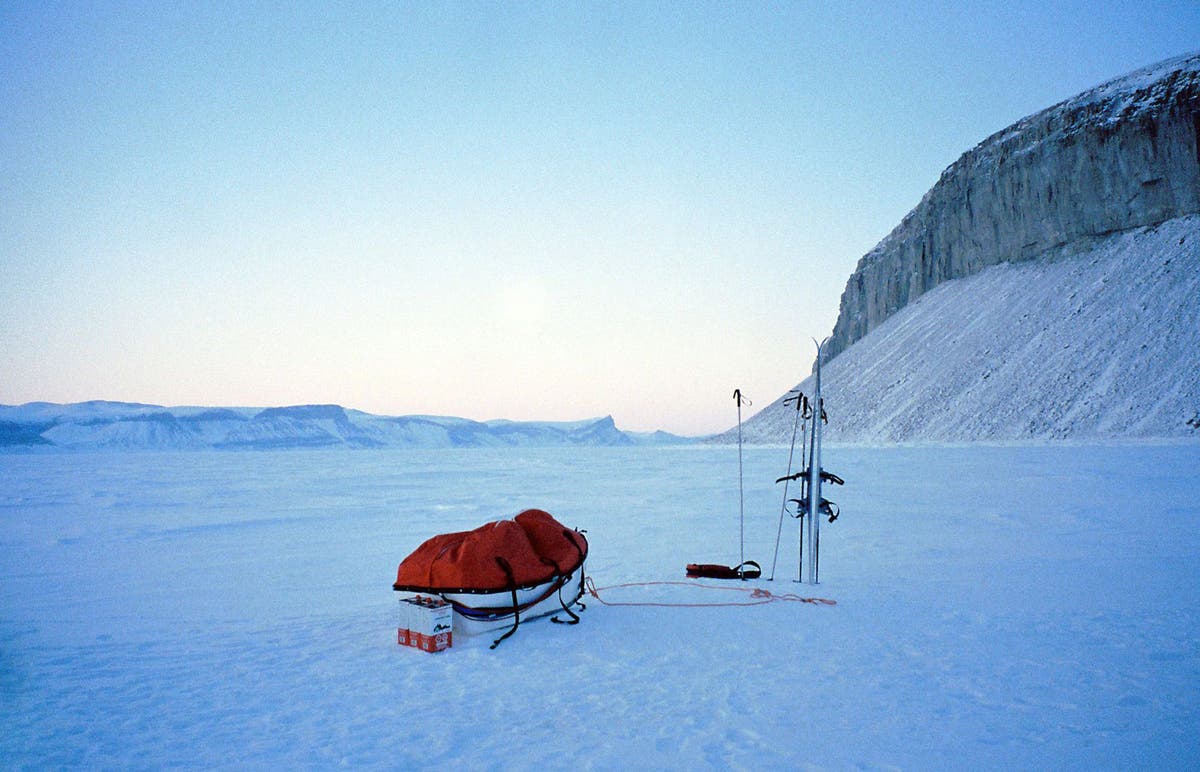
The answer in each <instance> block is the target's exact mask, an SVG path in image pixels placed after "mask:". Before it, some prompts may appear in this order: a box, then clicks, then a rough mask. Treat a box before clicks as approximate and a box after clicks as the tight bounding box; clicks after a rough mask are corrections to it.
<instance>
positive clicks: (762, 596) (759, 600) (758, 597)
mask: <svg viewBox="0 0 1200 772" xmlns="http://www.w3.org/2000/svg"><path fill="white" fill-rule="evenodd" d="M584 583H585V584H586V585H587V591H588V595H591V596H592V597H593V598H595V599H596V600H598V601H600V602H601V603H602V604H604V605H605V606H655V607H659V608H706V607H710V606H761V605H762V604H764V603H771V602H772V601H777V600H782V601H794V602H797V603H811V604H813V605H814V606H836V605H837V601H836V600H829V599H828V598H805V597H801V596H800V595H796V594H795V593H791V592H789V593H784V594H782V595H776V594H775V593H773V592H771V591H770V590H764V589H762V588H761V587H714V586H712V585H711V584H695V583H693V582H627V583H625V584H613V585H609V586H608V587H599V588H598V587H596V583H595V582H593V581H592V577H590V576H589V577H587V579H586V581H585V582H584ZM654 586H679V587H693V588H699V589H701V590H725V591H728V592H742V593H746V594H748V595H749V596H750V597H751V598H752V600H748V601H742V602H730V603H620V602H610V601H607V600H605V599H604V598H601V597H600V591H601V590H616V589H620V588H622V587H654Z"/></svg>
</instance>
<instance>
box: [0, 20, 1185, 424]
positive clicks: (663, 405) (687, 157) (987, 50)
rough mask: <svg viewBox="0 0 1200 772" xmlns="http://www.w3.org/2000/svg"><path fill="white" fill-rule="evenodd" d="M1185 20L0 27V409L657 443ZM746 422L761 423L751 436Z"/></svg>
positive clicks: (698, 418) (792, 353) (799, 360)
mask: <svg viewBox="0 0 1200 772" xmlns="http://www.w3.org/2000/svg"><path fill="white" fill-rule="evenodd" d="M1196 48H1200V3H1197V2H1194V1H1192V2H1154V1H1153V0H1150V1H1148V2H1065V3H1060V2H1048V1H1046V0H1041V1H1039V2H1023V1H1018V2H994V3H993V2H988V3H967V2H948V3H936V2H914V3H907V2H880V3H855V2H831V3H807V2H804V3H769V4H768V3H762V4H752V3H697V2H666V3H650V2H639V3H593V2H571V3H564V2H557V3H547V4H540V3H537V4H535V3H499V2H497V3H491V2H488V3H474V2H458V3H444V4H443V3H439V4H430V3H404V2H397V3H380V4H342V3H311V4H310V3H292V2H286V3H278V4H275V3H178V4H173V3H156V2H147V3H144V4H141V3H139V4H132V3H121V2H98V3H52V2H44V1H38V2H30V3H24V2H12V1H11V0H10V1H9V2H5V3H3V4H0V403H5V404H16V403H22V402H26V401H33V400H48V401H56V402H70V401H80V400H85V399H97V398H102V399H114V400H128V401H143V402H154V403H159V404H167V405H183V404H206V405H246V406H270V405H284V404H297V403H309V402H336V403H340V404H343V405H346V406H349V407H356V408H360V409H363V410H367V411H370V412H375V413H383V414H395V415H399V414H409V413H435V414H450V415H462V416H467V417H471V418H477V419H489V418H512V419H545V420H570V419H578V418H584V417H590V416H595V415H604V414H609V413H611V414H612V415H613V416H614V418H615V419H616V421H617V424H618V426H620V427H622V428H627V429H635V430H648V429H657V428H663V429H667V430H670V431H675V432H679V433H685V434H696V433H703V432H709V431H716V430H720V429H724V428H727V427H729V426H730V425H732V424H733V423H734V421H735V419H736V413H735V408H734V403H733V401H732V399H731V395H732V392H733V389H734V388H735V387H737V388H741V389H742V390H743V391H744V392H745V393H747V394H748V395H749V396H750V397H751V398H752V399H754V400H755V402H756V403H757V406H759V407H761V406H765V405H766V404H768V403H769V402H770V401H771V400H772V399H774V398H775V397H777V396H778V395H779V394H781V393H782V392H783V391H785V390H786V389H788V388H790V387H791V386H792V385H794V384H795V383H796V382H797V381H799V380H800V379H801V378H802V377H803V376H804V375H805V374H806V373H807V371H808V369H809V367H810V365H811V362H812V353H813V352H812V344H811V342H810V338H811V337H823V336H825V335H826V334H828V333H829V331H830V330H831V328H832V326H833V322H834V319H835V318H836V314H837V306H838V299H839V297H840V295H841V291H842V288H843V287H844V285H845V282H846V279H847V278H848V277H849V275H850V272H851V271H852V270H853V268H854V265H855V263H856V262H857V260H858V258H859V257H861V256H862V255H863V254H864V253H865V252H866V251H867V250H869V249H870V248H871V247H872V246H873V245H874V244H875V243H876V242H877V241H879V239H881V238H882V237H883V236H885V235H886V234H887V233H888V231H890V230H891V228H892V227H893V226H895V225H896V224H897V223H898V222H899V220H900V219H901V217H903V216H904V214H905V213H906V212H908V211H909V210H910V209H911V208H912V207H913V206H914V205H915V204H916V203H917V201H918V200H919V199H920V197H921V195H922V194H923V193H924V192H925V191H926V190H927V189H928V188H929V187H930V186H931V185H932V184H933V183H934V182H935V181H936V180H937V177H938V175H939V174H940V172H941V171H942V169H944V168H945V167H946V166H947V165H948V164H950V163H951V162H953V161H954V160H955V158H957V157H958V156H959V155H960V154H961V153H962V152H964V151H966V150H967V149H969V148H970V147H971V146H973V145H974V144H975V143H977V142H978V141H980V140H981V139H983V138H984V137H986V136H987V135H989V134H991V133H992V132H994V131H997V130H999V129H1001V128H1003V127H1004V126H1006V125H1008V124H1010V123H1012V122H1013V121H1015V120H1017V119H1019V118H1021V117H1023V116H1025V115H1027V114H1029V113H1032V112H1035V111H1037V110H1039V109H1041V108H1043V107H1047V106H1049V105H1051V104H1053V103H1054V102H1057V101H1059V100H1062V99H1065V98H1067V97H1069V96H1071V95H1073V94H1075V93H1077V92H1079V91H1082V90H1084V89H1086V88H1088V87H1090V86H1093V85H1096V84H1097V83H1099V82H1101V81H1103V80H1106V79H1108V78H1111V77H1115V76H1118V75H1121V74H1123V73H1125V72H1127V71H1129V70H1133V69H1136V68H1138V67H1140V66H1143V65H1147V64H1151V63H1154V62H1156V61H1159V60H1161V59H1165V58H1167V57H1170V56H1174V55H1177V54H1181V53H1185V52H1187V51H1191V50H1194V49H1196ZM754 409H756V408H754Z"/></svg>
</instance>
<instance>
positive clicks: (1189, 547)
mask: <svg viewBox="0 0 1200 772" xmlns="http://www.w3.org/2000/svg"><path fill="white" fill-rule="evenodd" d="M827 382H828V381H827ZM831 412H832V413H833V415H835V416H836V408H835V407H833V406H832V405H831ZM825 458H826V466H827V468H828V469H830V470H831V471H834V472H836V473H837V474H839V475H841V476H842V477H844V478H846V481H847V484H846V486H845V487H844V488H834V489H832V491H831V493H830V495H831V497H833V498H835V499H836V500H837V501H838V503H839V504H840V505H841V508H842V513H843V514H842V516H841V518H839V520H838V521H837V522H835V523H833V524H823V527H822V536H823V538H822V564H821V577H822V583H821V584H820V585H818V586H815V587H814V586H810V585H806V584H797V583H793V582H792V581H790V577H792V576H794V575H795V571H796V565H795V557H794V553H795V547H796V545H795V521H793V520H790V519H789V520H788V521H787V522H786V523H785V539H784V544H783V548H782V550H781V553H780V558H779V566H778V568H777V571H776V578H775V581H773V582H768V581H766V580H765V579H763V580H758V581H753V582H747V583H745V585H744V586H745V587H747V588H751V587H755V588H763V589H767V590H769V591H771V592H773V593H776V594H783V593H792V592H796V593H800V594H802V595H806V596H819V597H824V598H830V599H834V600H836V601H837V605H836V606H812V605H808V604H800V603H787V602H776V603H769V604H766V605H761V606H754V607H749V608H739V607H705V608H682V607H677V608H649V607H626V606H605V605H601V604H599V603H596V602H595V601H589V603H588V608H587V610H586V611H585V612H583V614H582V617H583V622H582V623H581V624H580V625H578V626H575V627H565V626H561V625H553V624H550V623H549V622H546V621H539V622H535V623H530V624H529V625H527V626H524V627H523V628H522V629H521V630H520V631H519V632H518V633H517V634H516V635H515V636H514V637H512V638H511V639H509V640H508V641H506V642H505V643H504V644H502V645H501V646H500V647H499V648H498V649H497V650H495V651H489V650H488V648H487V645H488V643H490V639H488V640H482V639H460V640H459V641H456V645H455V647H454V648H453V649H451V650H450V651H448V652H445V653H442V654H437V655H429V654H424V653H421V652H417V651H414V650H411V649H405V648H401V647H399V646H397V645H396V643H395V637H394V636H395V621H396V619H395V617H396V599H395V598H394V597H393V596H394V593H393V592H392V591H391V589H390V584H391V582H392V581H393V579H394V575H395V568H396V564H397V563H398V562H399V561H400V560H401V559H402V558H403V557H404V556H405V555H406V554H407V553H408V552H409V551H410V550H412V549H413V548H415V547H416V546H417V545H418V544H419V543H420V542H421V541H423V540H424V539H425V538H427V537H428V536H431V535H433V534H434V533H439V532H444V531H449V530H458V529H463V528H469V527H473V526H475V525H478V524H480V523H481V522H484V521H487V520H490V519H494V518H498V517H503V516H510V515H511V514H513V513H515V512H516V511H518V510H519V509H521V508H524V507H529V506H538V507H543V508H545V509H547V510H549V511H550V512H552V513H554V514H555V515H556V516H557V517H559V519H561V520H562V521H563V522H564V523H566V524H568V525H571V526H578V527H581V528H586V529H587V531H588V537H589V539H590V542H591V557H590V559H589V563H588V566H589V572H590V574H591V575H592V576H593V577H594V579H595V582H596V584H597V585H599V586H600V587H602V588H603V587H611V586H612V585H617V584H622V583H626V582H652V581H664V580H669V581H678V580H680V579H682V575H683V568H684V565H685V564H686V563H687V562H695V561H703V562H724V563H731V562H732V561H734V560H735V559H736V557H737V554H738V542H737V537H738V530H739V523H738V519H737V512H738V500H737V452H736V449H735V448H729V447H695V446H692V447H674V448H648V447H622V448H597V447H566V448H538V449H528V448H503V449H487V448H481V449H472V450H460V449H441V450H394V449H393V450H376V451H371V452H351V451H345V450H324V451H317V450H288V451H261V452H255V453H205V452H201V453H138V452H124V453H84V452H80V453H72V454H0V518H2V526H0V764H2V765H3V766H4V767H6V768H23V767H36V768H46V767H51V768H58V767H68V768H80V767H87V768H96V767H122V768H130V767H132V768H151V767H152V768H159V767H164V766H184V767H214V766H219V767H230V766H235V767H250V768H271V769H276V768H292V767H299V768H316V767H319V768H326V767H331V766H336V765H342V766H352V767H367V768H379V767H385V768H397V767H402V766H407V765H419V766H423V767H432V766H451V767H454V768H501V769H507V768H541V767H544V768H549V769H562V768H567V767H572V768H575V767H585V768H601V769H617V768H629V767H633V766H637V767H651V768H655V767H659V768H686V767H696V766H700V767H730V768H742V769H745V768H751V767H753V768H758V769H763V768H766V769H769V768H795V767H832V768H851V767H867V768H884V767H908V768H945V767H952V768H973V767H987V768H1012V767H1016V768H1062V767H1069V768H1091V767H1100V768H1129V767H1153V768H1178V769H1183V768H1195V767H1196V766H1197V764H1200V750H1198V749H1197V746H1196V744H1195V742H1194V730H1195V727H1196V726H1198V725H1200V694H1198V693H1197V690H1196V684H1197V683H1200V636H1198V635H1197V633H1198V622H1200V592H1197V590H1200V570H1198V569H1197V565H1198V562H1197V558H1198V557H1200V528H1198V527H1197V525H1198V518H1200V500H1198V499H1197V497H1196V495H1195V492H1196V490H1197V485H1198V484H1200V446H1198V445H1196V444H1189V443H1184V444H1173V445H1172V444H1137V445H1121V444H1080V443H1074V444H1069V445H1067V444H1064V445H1016V446H987V445H972V446H967V447H953V446H904V447H896V446H892V447H861V446H857V447H856V446H837V445H833V446H829V445H827V446H826V449H825ZM786 461H787V448H779V447H760V448H750V449H747V450H746V452H745V468H746V476H745V477H746V513H747V514H746V536H747V544H746V554H747V557H752V558H754V559H756V560H758V561H759V562H760V563H762V564H763V566H764V569H766V571H767V573H769V572H770V566H771V553H772V546H773V540H774V536H775V532H776V526H777V523H778V516H779V506H780V497H781V495H782V491H781V489H780V486H776V485H774V484H773V480H774V479H775V478H776V477H778V476H780V475H781V474H783V473H784V471H785V465H786ZM698 584H710V585H716V584H720V583H718V582H713V581H711V580H710V581H708V582H703V583H698ZM731 584H732V585H733V586H738V585H740V584H741V583H736V582H735V583H725V584H722V585H720V586H723V587H728V586H731ZM602 594H603V597H604V598H605V600H607V601H610V602H620V601H631V602H645V601H664V602H694V601H700V602H721V601H728V600H729V596H736V595H737V594H736V593H729V592H716V591H712V590H704V589H699V588H697V589H689V588H681V587H677V586H652V587H642V588H638V587H634V588H625V589H611V590H608V591H607V592H604V591H602Z"/></svg>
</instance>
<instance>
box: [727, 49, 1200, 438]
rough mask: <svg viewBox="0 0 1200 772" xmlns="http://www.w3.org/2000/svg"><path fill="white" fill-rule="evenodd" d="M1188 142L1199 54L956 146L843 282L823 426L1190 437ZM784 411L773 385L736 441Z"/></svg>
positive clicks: (835, 430) (1191, 160)
mask: <svg viewBox="0 0 1200 772" xmlns="http://www.w3.org/2000/svg"><path fill="white" fill-rule="evenodd" d="M1198 135H1200V53H1197V54H1190V55H1187V56H1182V57H1178V58H1175V59H1171V60H1169V61H1166V62H1163V63H1161V64H1158V65H1155V66H1153V67H1148V68H1145V69H1143V70H1139V71H1137V72H1134V73H1131V74H1130V75H1127V76H1124V77H1122V78H1117V79H1115V80H1113V81H1110V82H1108V83H1105V84H1103V85H1101V86H1099V87H1097V88H1094V89H1091V90H1090V91H1087V92H1085V93H1083V94H1080V95H1079V96H1077V97H1074V98H1072V99H1069V100H1067V101H1065V102H1062V103H1060V104H1057V105H1055V106H1053V107H1051V108H1048V109H1046V110H1043V111H1041V112H1039V113H1037V114H1035V115H1032V116H1030V117H1028V118H1025V119H1024V120H1021V121H1018V122H1017V123H1015V124H1014V125H1012V126H1010V127H1008V128H1007V129H1004V130H1003V131H1000V132H998V133H996V134H994V135H992V136H991V137H989V138H988V139H986V140H984V141H983V142H981V143H980V144H979V145H977V146H976V147H975V148H973V149H972V150H970V151H968V152H967V153H965V154H963V156H962V157H961V158H960V159H959V160H958V161H956V162H955V163H954V164H952V165H951V166H950V167H949V168H948V169H946V171H945V172H943V173H942V176H941V179H939V180H938V182H937V184H936V185H934V187H933V188H932V189H931V190H930V191H929V192H928V193H926V195H925V197H924V198H923V199H922V200H921V203H920V204H919V205H918V206H917V207H916V208H915V209H914V210H913V211H912V212H910V213H909V214H908V215H907V216H906V217H905V218H904V220H903V221H902V222H901V223H900V224H899V225H898V226H897V227H896V228H895V230H893V231H892V232H891V234H889V235H888V236H887V237H886V238H885V239H883V241H881V242H880V243H879V244H878V245H877V246H876V247H875V248H874V249H873V250H871V251H870V252H869V253H868V254H867V255H865V256H864V257H863V258H862V260H860V261H859V264H858V267H857V269H856V270H855V272H854V274H853V275H852V276H851V277H850V280H849V281H848V282H847V284H846V290H845V292H844V293H843V295H842V301H841V311H840V314H839V317H838V321H837V324H836V326H835V328H834V333H833V335H832V337H831V339H830V341H829V342H828V344H827V345H826V352H827V356H826V360H825V362H826V364H825V369H824V378H823V384H824V386H825V396H826V399H827V402H828V405H829V414H830V423H829V428H828V435H827V436H828V437H830V438H831V439H832V440H842V441H851V442H895V441H964V440H1022V439H1049V438H1080V439H1082V438H1116V437H1194V438H1198V439H1200V215H1198V214H1197V213H1200V139H1198ZM811 386H812V384H811V378H810V379H808V380H806V381H805V382H803V383H801V384H800V388H802V389H803V390H805V391H806V392H808V393H811ZM793 419H794V413H793V412H792V411H791V410H790V409H789V408H786V407H785V406H783V404H782V397H781V398H780V399H779V400H776V402H775V403H773V404H771V405H769V406H768V407H766V408H765V409H763V410H762V411H760V412H759V413H758V414H757V415H755V416H753V417H752V418H751V419H750V420H749V421H747V423H746V425H745V427H744V431H743V434H744V436H745V437H747V438H749V440H750V441H752V442H787V441H788V440H789V439H790V437H791V431H792V425H793ZM734 437H735V434H734V433H733V432H732V431H731V432H727V433H726V434H725V435H722V436H721V437H720V438H719V439H720V440H723V441H731V440H732V439H733V438H734Z"/></svg>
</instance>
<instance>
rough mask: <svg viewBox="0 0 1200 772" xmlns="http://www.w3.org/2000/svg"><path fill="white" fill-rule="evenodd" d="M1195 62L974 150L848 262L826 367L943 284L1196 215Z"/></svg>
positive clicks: (1095, 94)
mask: <svg viewBox="0 0 1200 772" xmlns="http://www.w3.org/2000/svg"><path fill="white" fill-rule="evenodd" d="M1198 134H1200V53H1194V54H1189V55H1187V56H1182V57H1177V58H1175V59H1171V60H1168V61H1166V62H1162V63H1160V64H1157V65H1154V66H1152V67H1147V68H1145V69H1142V70H1138V71H1137V72H1134V73H1131V74H1129V75H1126V76H1124V77H1121V78H1117V79H1115V80H1112V81H1109V82H1108V83H1105V84H1103V85H1101V86H1098V87H1096V88H1094V89H1091V90H1090V91H1087V92H1084V93H1083V94H1080V95H1078V96H1076V97H1074V98H1072V99H1068V100H1066V101H1064V102H1061V103H1059V104H1057V105H1054V106H1053V107H1050V108H1047V109H1046V110H1043V111H1041V112H1039V113H1036V114H1034V115H1031V116H1029V117H1027V118H1025V119H1023V120H1021V121H1018V122H1017V123H1015V124H1013V125H1012V126H1009V127H1008V128H1006V129H1004V130H1003V131H999V132H997V133H996V134H993V135H992V136H990V137H988V138H987V139H985V140H984V141H983V142H981V143H979V144H978V145H977V146H976V147H975V148H973V149H971V150H969V151H967V152H966V153H964V154H963V155H962V157H961V158H959V159H958V160H957V161H955V162H954V163H953V164H952V165H951V166H950V167H949V168H947V169H946V170H945V171H944V172H943V173H942V175H941V178H940V179H939V180H938V182H937V184H935V185H934V186H933V188H932V189H930V191H929V192H928V193H926V194H925V197H924V198H923V199H922V200H921V202H920V204H918V205H917V207H916V208H915V209H913V210H912V212H910V213H909V214H908V215H907V216H906V217H905V218H904V220H903V221H902V222H901V223H900V224H899V225H898V226H896V228H895V230H893V231H892V232H891V233H890V234H889V235H888V236H887V237H886V238H884V239H883V241H881V242H879V244H878V245H877V246H876V247H875V248H874V249H872V250H871V251H870V252H868V253H867V254H866V255H865V256H864V257H863V258H862V259H861V260H860V261H859V263H858V266H857V268H856V270H855V271H854V273H853V275H851V277H850V279H849V281H848V282H847V283H846V289H845V291H844V292H843V294H842V299H841V307H840V310H839V314H838V320H837V323H836V325H835V326H834V331H833V336H832V338H831V339H830V341H829V344H828V354H829V356H830V358H832V357H835V356H837V355H838V354H839V353H840V352H842V351H843V350H845V349H846V348H847V347H848V346H850V345H851V344H853V343H854V342H855V341H857V340H859V339H860V338H862V337H863V336H864V335H866V334H867V333H868V332H870V331H871V330H873V329H874V328H875V327H877V326H878V325H879V324H880V323H881V322H883V321H884V320H885V319H887V318H888V317H889V316H891V315H892V314H894V313H896V312H897V311H899V310H900V309H901V308H904V307H905V306H906V305H907V304H908V303H910V302H911V301H913V300H915V299H916V298H917V297H919V296H920V295H922V294H923V293H925V292H928V291H929V290H931V289H933V288H934V287H936V286H938V285H939V284H941V283H942V282H944V281H947V280H950V279H956V278H961V277H965V276H970V275H972V274H975V273H978V272H979V271H981V270H982V269H984V268H986V267H987V266H990V265H996V264H998V263H1002V262H1017V261H1024V260H1031V259H1037V258H1040V257H1041V256H1043V255H1045V254H1047V253H1048V251H1050V250H1055V249H1059V248H1061V247H1063V246H1064V245H1066V244H1070V243H1071V242H1074V241H1077V240H1079V239H1088V238H1094V237H1097V236H1101V235H1104V234H1108V233H1112V232H1115V231H1123V230H1128V229H1131V228H1137V227H1141V226H1145V225H1154V224H1156V223H1160V222H1165V221H1166V220H1170V219H1173V218H1176V217H1180V216H1183V215H1187V214H1193V213H1196V212H1200V142H1198V141H1197V135H1198Z"/></svg>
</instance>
